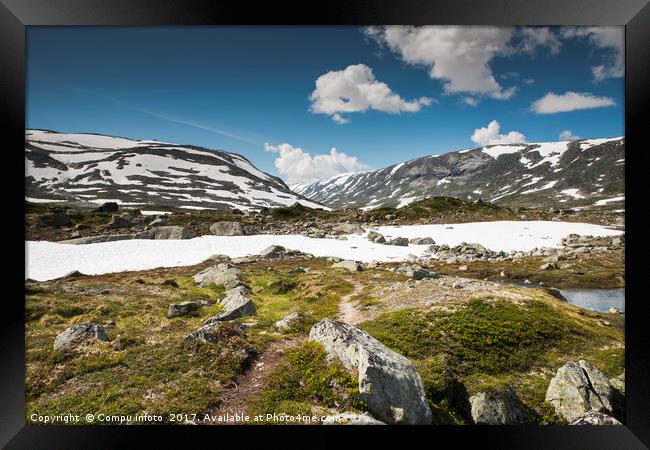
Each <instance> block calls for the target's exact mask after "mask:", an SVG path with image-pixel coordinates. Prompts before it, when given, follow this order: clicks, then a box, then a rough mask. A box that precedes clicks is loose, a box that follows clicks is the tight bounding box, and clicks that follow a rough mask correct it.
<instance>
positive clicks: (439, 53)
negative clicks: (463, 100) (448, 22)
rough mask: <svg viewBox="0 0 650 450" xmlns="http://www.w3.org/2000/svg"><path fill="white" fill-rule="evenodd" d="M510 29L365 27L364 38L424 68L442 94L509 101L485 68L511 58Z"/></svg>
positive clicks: (508, 92)
mask: <svg viewBox="0 0 650 450" xmlns="http://www.w3.org/2000/svg"><path fill="white" fill-rule="evenodd" d="M513 32H514V29H513V28H510V27H487V26H486V27H467V26H423V27H414V26H385V27H368V28H366V30H365V33H366V35H367V36H369V37H371V38H373V39H374V40H375V41H377V42H378V43H380V44H382V45H386V46H387V47H388V48H389V49H390V50H391V51H393V52H394V53H396V54H398V55H399V56H400V57H401V58H402V59H403V60H404V61H405V62H407V63H409V64H413V65H418V66H424V67H426V68H427V69H428V71H429V75H430V76H431V78H433V79H436V80H442V81H443V83H444V85H443V87H444V91H445V93H448V94H453V93H461V92H462V93H472V94H481V95H486V96H489V97H492V98H498V99H507V98H510V97H512V95H513V94H514V92H515V90H514V88H510V89H504V88H503V87H502V86H501V85H499V83H498V82H497V81H496V79H495V77H494V75H493V74H492V70H491V68H490V66H489V63H490V61H491V60H492V59H493V58H494V57H495V56H505V55H509V54H512V53H513V52H515V51H516V50H515V49H514V48H512V47H511V46H510V45H509V42H510V40H511V38H512V36H513Z"/></svg>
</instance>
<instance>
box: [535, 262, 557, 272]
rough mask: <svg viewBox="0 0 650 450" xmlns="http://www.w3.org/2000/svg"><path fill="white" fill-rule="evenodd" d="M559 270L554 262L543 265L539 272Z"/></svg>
mask: <svg viewBox="0 0 650 450" xmlns="http://www.w3.org/2000/svg"><path fill="white" fill-rule="evenodd" d="M558 268H559V266H558V265H557V264H556V263H554V262H550V263H546V264H542V265H541V266H539V270H555V269H558Z"/></svg>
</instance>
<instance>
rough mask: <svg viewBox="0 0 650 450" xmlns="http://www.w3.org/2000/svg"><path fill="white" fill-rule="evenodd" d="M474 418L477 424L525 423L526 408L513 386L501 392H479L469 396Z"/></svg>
mask: <svg viewBox="0 0 650 450" xmlns="http://www.w3.org/2000/svg"><path fill="white" fill-rule="evenodd" d="M469 403H470V405H471V414H472V420H473V421H474V423H475V424H477V425H511V424H516V423H523V422H524V420H525V417H526V416H525V412H524V408H523V406H522V404H521V402H520V401H519V399H518V398H517V394H516V393H515V391H514V389H513V388H512V386H508V387H507V388H506V389H503V390H501V391H499V392H494V393H490V394H486V393H485V392H479V393H477V394H476V395H473V396H471V397H470V398H469Z"/></svg>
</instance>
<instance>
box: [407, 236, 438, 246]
mask: <svg viewBox="0 0 650 450" xmlns="http://www.w3.org/2000/svg"><path fill="white" fill-rule="evenodd" d="M435 243H436V242H435V241H434V240H433V239H432V238H430V237H423V238H412V239H409V244H414V245H433V244H435Z"/></svg>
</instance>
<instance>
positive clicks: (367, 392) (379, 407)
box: [309, 319, 431, 424]
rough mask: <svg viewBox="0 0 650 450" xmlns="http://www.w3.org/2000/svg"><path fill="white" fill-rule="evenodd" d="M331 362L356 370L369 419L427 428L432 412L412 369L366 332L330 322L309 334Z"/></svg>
mask: <svg viewBox="0 0 650 450" xmlns="http://www.w3.org/2000/svg"><path fill="white" fill-rule="evenodd" d="M309 339H310V340H311V341H315V342H319V343H320V344H322V345H323V347H324V348H325V351H326V352H327V354H328V356H329V357H330V358H337V359H339V360H340V361H341V363H342V364H343V365H344V366H345V367H346V368H347V369H348V370H356V371H357V373H358V380H359V395H360V397H361V400H363V401H364V402H365V403H366V405H368V409H369V410H370V412H371V413H372V415H373V416H374V417H376V418H378V419H379V420H381V421H382V422H385V423H388V424H429V423H430V422H431V410H430V408H429V405H428V403H427V399H426V396H425V392H424V387H423V385H422V380H421V379H420V375H419V374H418V371H417V369H416V368H415V366H414V365H413V364H412V363H411V361H409V360H408V359H407V358H405V357H404V356H402V355H400V354H399V353H397V352H395V351H393V350H391V349H389V348H388V347H386V346H385V345H384V344H382V343H381V342H379V341H378V340H376V339H375V338H373V337H372V336H370V335H369V334H368V333H366V332H365V331H362V330H360V329H359V328H357V327H354V326H352V325H349V324H346V323H342V322H338V321H336V320H332V319H323V320H321V321H320V322H318V323H316V324H315V325H314V326H313V327H312V328H311V331H310V333H309Z"/></svg>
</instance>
